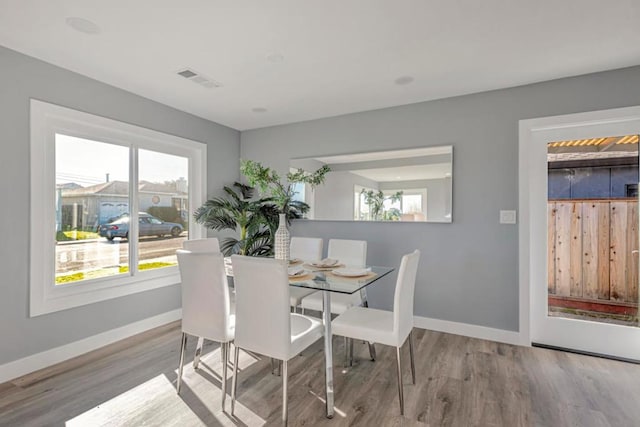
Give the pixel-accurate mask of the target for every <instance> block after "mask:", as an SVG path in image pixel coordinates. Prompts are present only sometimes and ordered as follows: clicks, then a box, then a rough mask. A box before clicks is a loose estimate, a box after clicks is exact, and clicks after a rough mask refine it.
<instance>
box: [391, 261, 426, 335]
mask: <svg viewBox="0 0 640 427" xmlns="http://www.w3.org/2000/svg"><path fill="white" fill-rule="evenodd" d="M419 262H420V251H419V250H417V249H416V250H415V251H413V252H412V253H410V254H407V255H405V256H403V257H402V262H401V263H400V270H399V271H398V281H397V282H396V292H395V296H394V301H393V331H394V332H396V333H397V334H398V336H399V337H400V339H401V342H402V341H403V340H404V339H405V338H406V337H407V336H408V335H409V332H411V329H412V328H413V294H414V290H415V287H416V275H417V274H418V263H419Z"/></svg>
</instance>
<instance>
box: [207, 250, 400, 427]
mask: <svg viewBox="0 0 640 427" xmlns="http://www.w3.org/2000/svg"><path fill="white" fill-rule="evenodd" d="M302 268H303V269H304V274H299V275H296V276H289V286H292V287H299V288H307V289H313V290H316V291H321V292H322V302H323V304H322V324H323V325H324V357H325V391H326V408H327V418H333V415H334V407H333V404H334V396H333V346H332V342H331V294H355V293H356V292H364V289H365V288H366V287H367V286H369V285H371V284H372V283H374V282H376V281H378V280H379V279H381V278H383V277H384V276H386V275H388V274H389V273H391V272H392V271H393V270H394V269H393V268H392V267H379V266H367V267H366V268H365V270H366V274H362V275H360V276H355V277H353V276H349V277H348V276H341V275H339V274H336V273H334V272H333V271H332V270H333V269H332V268H325V269H323V268H316V267H313V266H311V265H309V264H304V265H303V266H302ZM225 269H226V272H227V276H228V277H229V278H231V279H232V278H233V268H232V265H231V259H230V258H225ZM363 273H365V272H363ZM198 347H199V348H201V347H202V343H201V342H200V341H199V342H198ZM196 354H199V353H198V352H197V351H196Z"/></svg>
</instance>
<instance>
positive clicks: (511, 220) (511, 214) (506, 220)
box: [500, 211, 516, 224]
mask: <svg viewBox="0 0 640 427" xmlns="http://www.w3.org/2000/svg"><path fill="white" fill-rule="evenodd" d="M515 223H516V211H500V224H515Z"/></svg>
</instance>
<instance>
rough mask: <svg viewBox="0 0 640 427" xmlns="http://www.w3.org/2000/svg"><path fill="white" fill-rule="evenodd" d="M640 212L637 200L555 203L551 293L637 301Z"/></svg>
mask: <svg viewBox="0 0 640 427" xmlns="http://www.w3.org/2000/svg"><path fill="white" fill-rule="evenodd" d="M639 214H640V212H639V208H638V202H637V201H636V200H629V199H627V200H562V201H560V200H558V201H549V202H548V206H547V215H548V216H547V223H548V230H547V242H548V253H547V256H548V259H547V262H548V266H549V268H548V272H547V288H548V291H549V294H551V295H556V296H565V297H569V296H570V297H576V298H585V299H594V300H595V299H598V300H608V301H620V302H624V303H637V302H638V300H639V293H640V290H639V286H638V280H639V279H638V274H639V273H638V264H639V261H638V258H639V255H638V254H637V253H635V254H634V251H638V249H639V246H640V242H639V239H638V233H639V224H638V216H639Z"/></svg>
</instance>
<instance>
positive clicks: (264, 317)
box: [231, 255, 291, 360]
mask: <svg viewBox="0 0 640 427" xmlns="http://www.w3.org/2000/svg"><path fill="white" fill-rule="evenodd" d="M231 262H232V264H233V276H234V283H235V289H236V330H235V344H236V345H237V346H238V347H240V348H243V349H245V350H249V351H255V352H256V353H260V354H263V355H265V356H269V357H274V358H276V359H281V360H283V359H286V358H287V357H288V354H289V349H290V347H291V317H290V311H291V307H290V306H289V276H288V275H287V264H286V262H285V261H282V260H275V259H270V258H258V257H248V256H242V255H233V256H232V257H231Z"/></svg>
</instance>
